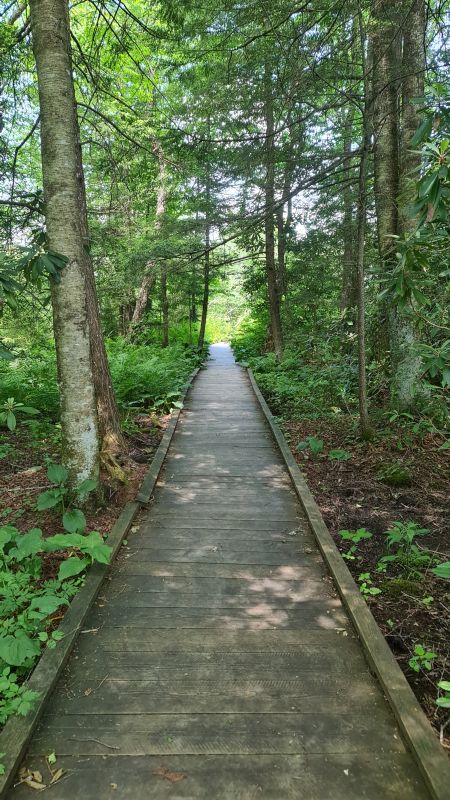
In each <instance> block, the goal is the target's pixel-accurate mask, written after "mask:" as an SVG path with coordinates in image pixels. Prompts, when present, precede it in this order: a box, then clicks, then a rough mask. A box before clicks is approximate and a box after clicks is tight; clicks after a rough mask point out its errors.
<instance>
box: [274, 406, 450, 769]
mask: <svg viewBox="0 0 450 800" xmlns="http://www.w3.org/2000/svg"><path fill="white" fill-rule="evenodd" d="M350 422H351V420H349V419H346V418H344V417H340V418H339V419H337V420H336V421H334V420H333V421H330V420H321V421H320V420H301V421H285V422H284V424H283V429H284V432H285V435H286V437H287V438H288V440H289V444H290V447H291V450H292V453H293V455H294V456H295V458H296V461H297V463H298V464H299V466H300V468H301V470H302V471H303V473H304V474H305V475H306V478H307V481H308V484H309V487H310V489H311V491H312V492H313V494H314V497H315V499H316V501H317V503H318V505H319V507H320V509H321V511H322V514H323V516H324V519H325V521H326V523H327V525H328V527H329V529H330V531H331V533H332V535H333V537H334V539H335V542H336V544H337V546H338V548H339V550H340V551H341V552H342V553H347V552H348V550H349V547H350V546H351V544H352V542H351V541H348V540H343V539H342V537H341V536H340V535H339V531H341V530H349V531H355V530H357V529H358V528H365V529H366V530H368V531H370V533H372V534H373V536H372V538H371V539H364V540H362V541H361V542H360V543H359V544H358V546H357V550H356V552H355V559H354V560H347V564H348V567H349V569H350V571H351V572H352V574H353V576H354V578H355V580H356V581H358V578H359V576H360V575H361V573H370V577H371V580H372V581H373V586H375V587H377V588H379V589H380V590H381V592H380V594H377V595H376V596H374V597H369V598H368V602H369V604H370V608H371V610H372V613H373V615H374V617H375V619H376V620H377V622H378V625H379V626H380V628H381V630H382V632H383V633H384V635H385V637H386V640H387V642H388V643H389V646H390V648H391V650H392V652H393V654H394V655H395V657H396V659H397V661H398V663H399V665H400V667H401V668H402V669H403V671H404V673H405V675H406V677H407V679H408V681H409V683H410V685H411V687H412V689H413V691H414V693H415V695H416V697H417V698H418V700H419V701H420V703H421V705H422V707H423V709H424V711H425V713H426V714H427V716H428V718H429V720H430V722H431V723H432V725H433V726H434V728H435V729H436V730H437V732H438V734H439V735H440V736H441V741H442V742H443V744H444V746H446V747H447V749H448V751H449V755H450V739H449V735H450V726H448V727H447V729H446V731H445V732H444V733H446V734H447V736H445V735H444V734H443V731H442V726H443V725H444V724H445V722H446V720H447V719H448V711H446V710H445V709H439V708H438V707H437V706H436V703H435V701H436V697H437V689H436V685H437V683H438V682H439V681H440V680H448V676H449V671H450V593H449V591H448V582H447V581H445V580H439V579H437V578H435V577H434V576H433V574H432V573H431V571H430V569H429V568H428V569H421V570H420V571H415V570H414V569H411V570H407V571H405V569H404V567H401V566H400V565H398V564H395V563H394V564H392V565H389V568H388V570H387V572H386V573H385V574H380V573H377V570H376V566H377V563H378V561H379V560H380V558H381V557H383V556H385V555H386V554H387V553H388V552H389V551H388V550H387V548H386V540H385V533H386V532H387V531H388V530H389V529H390V528H391V526H392V524H393V523H394V522H396V521H402V522H416V523H418V524H419V525H420V526H421V527H423V528H426V529H427V530H428V531H429V532H428V533H427V534H426V535H423V536H420V541H417V544H418V545H419V547H420V548H423V549H424V550H426V551H431V553H433V554H435V555H436V558H437V559H438V560H439V561H440V562H442V561H447V560H448V559H449V540H448V521H449V511H450V474H449V464H448V462H449V453H448V451H443V450H439V446H440V445H441V443H442V439H440V440H437V438H436V437H434V436H433V435H432V434H425V436H423V437H420V438H419V437H417V436H416V437H414V436H410V435H408V436H407V437H406V441H405V437H404V436H403V435H402V433H401V431H399V432H396V433H395V434H394V433H391V434H386V432H383V435H382V436H381V435H380V436H379V437H378V438H376V439H375V440H374V441H373V442H371V443H370V444H367V443H362V442H361V441H359V440H358V439H357V437H356V436H355V435H354V434H350V435H349V428H350V429H351V427H352V426H351V425H350ZM308 436H313V437H316V438H321V439H322V440H323V442H324V449H323V452H322V453H319V454H317V455H313V454H312V453H310V452H308V451H306V450H300V451H299V450H298V449H297V447H298V445H299V443H300V442H304V441H305V439H306V437H308ZM330 448H333V449H337V448H341V449H343V450H345V451H346V454H347V460H342V461H336V460H330V459H329V457H328V454H329V451H330ZM349 456H351V457H349ZM392 463H395V464H397V465H398V464H401V465H403V466H404V467H405V468H406V470H407V472H408V473H409V477H410V480H408V481H407V483H408V485H404V486H391V485H388V484H386V483H385V482H383V479H382V477H380V471H381V472H382V471H383V468H385V467H386V465H389V464H392ZM446 528H447V530H446ZM416 645H423V646H424V647H425V649H426V650H428V651H431V652H433V653H435V654H436V657H435V658H434V659H433V660H432V667H431V669H429V670H428V669H424V668H422V669H420V670H419V671H418V672H416V671H415V670H414V669H412V668H411V666H410V665H409V661H410V659H411V658H412V656H413V655H414V649H415V647H416Z"/></svg>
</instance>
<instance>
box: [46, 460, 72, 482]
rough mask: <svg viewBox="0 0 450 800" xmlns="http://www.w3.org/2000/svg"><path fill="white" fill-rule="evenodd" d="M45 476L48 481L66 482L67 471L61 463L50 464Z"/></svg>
mask: <svg viewBox="0 0 450 800" xmlns="http://www.w3.org/2000/svg"><path fill="white" fill-rule="evenodd" d="M47 477H48V479H49V481H50V483H57V484H61V483H65V482H66V480H67V478H68V477H69V473H68V472H67V470H66V468H65V467H63V466H62V465H61V464H50V465H49V467H48V469H47Z"/></svg>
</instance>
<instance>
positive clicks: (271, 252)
mask: <svg viewBox="0 0 450 800" xmlns="http://www.w3.org/2000/svg"><path fill="white" fill-rule="evenodd" d="M264 116H265V123H266V141H265V151H266V153H265V156H266V180H265V192H264V194H265V218H264V235H265V253H266V279H267V290H268V295H269V314H270V326H271V331H272V339H273V346H274V350H275V354H276V357H277V359H278V361H281V359H282V358H283V334H282V328H281V314H280V296H279V288H278V286H277V273H276V265H275V235H274V206H275V152H274V150H275V147H274V144H275V143H274V135H275V134H274V115H273V97H272V76H271V72H270V66H269V64H268V63H267V62H266V64H265V68H264Z"/></svg>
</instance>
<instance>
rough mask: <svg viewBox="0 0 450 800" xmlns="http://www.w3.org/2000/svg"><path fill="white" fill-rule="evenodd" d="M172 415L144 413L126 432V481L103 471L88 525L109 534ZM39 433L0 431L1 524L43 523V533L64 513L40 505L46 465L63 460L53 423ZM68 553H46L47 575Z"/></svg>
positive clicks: (55, 528) (55, 527) (57, 525)
mask: <svg viewBox="0 0 450 800" xmlns="http://www.w3.org/2000/svg"><path fill="white" fill-rule="evenodd" d="M169 419H170V415H168V416H162V417H160V418H155V417H154V416H147V415H145V414H140V415H138V416H137V417H136V421H135V424H134V425H133V432H132V433H128V434H125V441H126V447H127V452H126V454H125V455H124V457H123V458H122V459H121V464H120V466H121V467H122V469H123V470H124V472H125V474H126V482H119V481H118V480H115V479H113V478H111V476H110V475H109V474H108V473H107V472H106V471H105V470H102V474H101V479H102V486H103V491H104V497H103V500H102V502H101V504H94V505H90V506H89V507H88V508H86V509H84V511H85V516H86V522H87V525H86V530H87V531H93V530H95V531H99V533H101V534H102V535H103V536H105V537H106V536H107V535H108V534H109V532H110V530H111V528H112V526H113V525H114V523H115V521H116V519H117V518H118V517H119V515H120V513H121V511H122V509H123V507H124V505H125V504H126V503H127V502H128V501H129V500H132V499H134V497H135V496H136V493H137V491H138V488H139V486H140V484H141V482H142V481H143V479H144V476H145V473H146V472H147V470H148V468H149V465H150V463H151V461H152V458H153V456H154V453H155V451H156V449H157V447H158V445H159V443H160V441H161V439H162V436H163V434H164V430H165V428H166V426H167V423H168V421H169ZM40 433H41V435H39V436H38V437H36V436H30V433H29V431H28V430H27V429H26V427H19V428H17V429H16V430H15V431H14V432H11V433H10V432H9V431H6V430H5V431H3V430H2V432H1V434H0V525H6V524H10V525H14V526H15V527H16V528H18V529H19V530H20V531H22V532H25V531H28V530H30V529H31V528H36V527H39V528H40V529H41V530H42V531H43V533H44V535H47V536H52V535H54V534H55V533H59V532H60V531H62V523H61V512H60V511H56V510H55V509H48V510H46V511H37V510H36V499H37V497H38V495H39V494H41V493H42V492H45V491H47V490H48V489H51V488H52V486H51V484H50V483H49V481H48V479H47V469H46V467H47V464H48V463H51V462H55V463H58V461H59V458H60V456H59V435H58V432H57V429H55V426H54V425H50V424H44V425H42V426H41V429H40ZM66 555H67V553H66V554H64V555H63V554H62V553H44V554H42V559H43V575H42V577H43V579H44V580H47V579H50V578H54V577H55V576H56V574H57V572H58V568H59V564H60V560H61V558H64V557H65V556H66Z"/></svg>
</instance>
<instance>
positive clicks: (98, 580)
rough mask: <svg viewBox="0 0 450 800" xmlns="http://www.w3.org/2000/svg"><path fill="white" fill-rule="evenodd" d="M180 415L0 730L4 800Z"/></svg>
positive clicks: (191, 378) (147, 497)
mask: <svg viewBox="0 0 450 800" xmlns="http://www.w3.org/2000/svg"><path fill="white" fill-rule="evenodd" d="M199 369H200V367H197V369H195V370H194V371H193V372H192V373H191V375H190V376H189V378H188V380H187V382H186V387H185V390H184V392H183V394H182V395H181V400H182V401H184V399H185V397H186V395H187V393H188V391H189V389H190V387H191V385H192V383H193V381H194V379H195V377H196V375H197V374H198V372H199ZM179 416H180V409H179V408H177V409H176V410H175V411H174V412H173V414H172V419H171V420H170V422H169V424H168V426H167V428H166V430H165V432H164V435H163V438H162V439H161V442H160V443H159V446H158V448H157V450H156V453H155V455H154V457H153V460H152V463H151V465H150V468H149V470H148V472H147V475H146V476H145V478H144V481H143V483H142V485H141V487H140V489H139V492H138V494H137V496H136V500H134V501H130V502H128V503H127V504H126V505H125V506H124V509H123V511H122V513H121V514H120V516H119V518H118V519H117V520H116V522H115V524H114V525H113V527H112V529H111V532H110V534H109V536H108V538H107V540H106V544H107V545H108V546H109V547H111V548H112V553H111V560H110V563H109V564H94V565H93V566H92V567H91V569H90V570H89V572H88V574H87V576H86V580H85V583H84V585H83V586H82V587H81V589H80V591H79V592H78V593H77V595H76V596H75V597H74V599H73V600H72V602H71V604H70V606H69V608H68V610H67V612H66V614H65V616H64V619H63V621H62V622H61V624H60V625H59V627H58V631H60V633H62V634H63V638H62V639H61V641H60V642H58V644H57V646H56V648H55V649H54V650H49V649H47V650H44V652H43V653H42V656H41V658H40V660H39V661H38V663H37V665H36V667H35V669H34V670H33V672H32V674H31V676H30V678H29V679H28V681H27V684H26V685H27V688H28V689H30V690H32V691H34V692H37V693H38V694H39V699H38V700H37V702H36V703H35V705H34V706H33V709H32V711H30V713H29V714H27V716H26V717H18V716H14V717H10V719H9V720H8V721H7V723H6V724H5V727H4V728H3V730H2V731H1V733H0V752H1V753H4V756H3V757H2V758H1V759H0V760H1V761H2V763H3V765H4V768H5V771H4V774H3V775H1V776H0V799H1V798H5V797H6V793H7V791H8V789H9V788H10V787H11V784H12V782H13V780H14V777H15V775H16V772H17V770H18V768H19V766H20V763H21V761H22V758H23V756H24V755H25V752H26V749H27V746H28V744H29V742H30V739H31V737H32V735H33V733H34V731H35V729H36V726H37V724H38V722H39V720H40V718H41V716H42V714H43V712H44V710H45V706H46V704H47V701H48V699H49V697H50V695H51V693H52V691H53V689H54V687H55V684H56V682H57V680H58V678H59V676H60V674H61V672H62V670H63V668H64V666H65V665H66V663H67V660H68V658H69V656H70V654H71V652H72V650H73V647H74V645H75V642H76V640H77V638H78V636H79V634H80V631H81V630H82V627H83V623H84V620H85V619H86V617H87V615H88V613H89V611H90V610H91V608H92V606H93V604H94V602H95V600H96V598H97V595H98V593H99V591H100V588H101V586H102V584H103V581H104V580H105V577H106V575H107V574H108V572H109V568H110V565H111V564H112V563H113V561H114V559H115V557H116V555H117V553H118V551H119V549H120V547H121V544H122V541H123V539H124V538H125V536H126V534H127V533H128V531H129V530H130V528H131V526H132V524H133V521H134V519H135V517H136V515H137V514H138V512H139V511H140V509H141V508H142V507H143V506H145V505H146V503H148V502H149V500H150V497H151V494H152V492H153V489H154V487H155V484H156V481H157V480H158V475H159V472H160V470H161V467H162V465H163V463H164V459H165V457H166V455H167V451H168V449H169V447H170V443H171V441H172V438H173V435H174V433H175V428H176V426H177V422H178V419H179Z"/></svg>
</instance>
